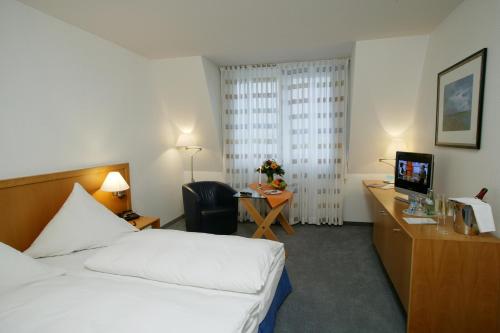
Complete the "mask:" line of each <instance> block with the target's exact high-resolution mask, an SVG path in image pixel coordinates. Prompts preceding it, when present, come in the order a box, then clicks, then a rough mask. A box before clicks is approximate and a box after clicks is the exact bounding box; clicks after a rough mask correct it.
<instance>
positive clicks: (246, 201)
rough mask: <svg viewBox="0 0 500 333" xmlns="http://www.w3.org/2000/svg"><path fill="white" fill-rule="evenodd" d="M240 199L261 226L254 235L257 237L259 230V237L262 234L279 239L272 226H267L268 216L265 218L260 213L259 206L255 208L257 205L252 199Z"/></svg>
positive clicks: (268, 237) (272, 238) (275, 239)
mask: <svg viewBox="0 0 500 333" xmlns="http://www.w3.org/2000/svg"><path fill="white" fill-rule="evenodd" d="M240 201H241V203H242V204H243V206H244V207H245V209H246V210H247V212H248V214H250V216H251V217H252V218H253V220H254V222H255V224H257V226H258V227H259V228H258V229H257V231H256V232H255V233H254V234H253V236H252V237H253V238H257V237H256V234H257V232H259V236H258V238H260V237H262V235H265V236H266V238H267V239H271V240H274V241H277V240H278V237H277V236H276V234H275V233H274V232H273V231H272V230H271V228H269V226H267V227H266V224H267V223H268V222H267V217H266V219H264V218H263V217H262V216H261V215H260V213H259V211H258V210H257V208H255V206H254V205H253V204H252V201H251V200H250V199H247V198H241V199H240ZM268 216H269V215H268ZM274 218H276V217H274ZM273 220H274V219H273ZM271 222H272V221H271Z"/></svg>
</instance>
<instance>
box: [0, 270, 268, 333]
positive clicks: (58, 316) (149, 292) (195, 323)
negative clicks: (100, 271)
mask: <svg viewBox="0 0 500 333" xmlns="http://www.w3.org/2000/svg"><path fill="white" fill-rule="evenodd" d="M257 307H258V303H257V302H256V301H255V300H250V299H246V298H242V297H232V296H228V295H217V294H213V293H212V294H211V293H210V291H207V292H200V291H189V290H178V289H172V288H162V287H159V286H152V285H148V284H144V283H137V282H127V281H116V280H113V279H106V278H95V277H78V276H71V275H66V276H59V277H56V278H51V279H47V280H43V281H39V282H35V283H31V284H28V285H25V286H23V287H20V288H15V289H12V290H11V291H8V292H5V293H2V294H0V331H1V332H13V333H14V332H15V333H28V332H30V333H31V332H33V333H34V332H36V333H59V332H61V333H63V332H64V333H67V332H71V333H87V332H88V333H91V332H92V333H101V332H102V333H113V332H120V333H128V332H130V333H137V332H151V333H153V332H155V333H156V332H158V333H159V332H161V333H168V332H175V333H184V332H185V333H193V332H204V333H212V332H213V333H239V332H256V330H257V325H258V319H257Z"/></svg>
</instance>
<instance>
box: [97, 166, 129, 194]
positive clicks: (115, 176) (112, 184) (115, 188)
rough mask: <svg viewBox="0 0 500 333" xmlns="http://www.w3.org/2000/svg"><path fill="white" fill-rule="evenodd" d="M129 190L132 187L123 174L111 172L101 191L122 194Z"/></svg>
mask: <svg viewBox="0 0 500 333" xmlns="http://www.w3.org/2000/svg"><path fill="white" fill-rule="evenodd" d="M129 188H130V186H128V184H127V182H126V181H125V179H124V178H123V176H122V174H121V173H119V172H118V171H111V172H110V173H108V175H107V176H106V179H104V182H103V183H102V185H101V191H104V192H121V191H125V190H128V189H129Z"/></svg>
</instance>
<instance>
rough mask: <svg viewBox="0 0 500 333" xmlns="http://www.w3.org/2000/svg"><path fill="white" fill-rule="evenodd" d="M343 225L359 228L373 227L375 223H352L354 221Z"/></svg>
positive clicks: (345, 222)
mask: <svg viewBox="0 0 500 333" xmlns="http://www.w3.org/2000/svg"><path fill="white" fill-rule="evenodd" d="M343 225H355V226H357V227H372V226H373V222H352V221H344V223H343Z"/></svg>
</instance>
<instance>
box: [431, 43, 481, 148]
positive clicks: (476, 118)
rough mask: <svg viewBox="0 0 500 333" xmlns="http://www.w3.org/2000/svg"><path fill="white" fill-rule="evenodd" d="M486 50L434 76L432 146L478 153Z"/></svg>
mask: <svg viewBox="0 0 500 333" xmlns="http://www.w3.org/2000/svg"><path fill="white" fill-rule="evenodd" d="M487 53H488V52H487V49H486V48H484V49H482V50H480V51H478V52H476V53H474V54H473V55H471V56H469V57H467V58H465V59H464V60H462V61H460V62H458V63H456V64H454V65H453V66H451V67H448V68H447V69H445V70H443V71H442V72H440V73H439V74H438V76H437V103H436V133H435V142H434V144H435V145H436V146H444V147H457V148H468V149H480V146H481V123H482V115H483V96H484V81H485V70H486V57H487Z"/></svg>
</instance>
